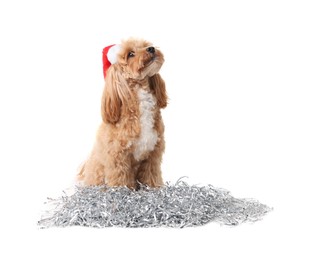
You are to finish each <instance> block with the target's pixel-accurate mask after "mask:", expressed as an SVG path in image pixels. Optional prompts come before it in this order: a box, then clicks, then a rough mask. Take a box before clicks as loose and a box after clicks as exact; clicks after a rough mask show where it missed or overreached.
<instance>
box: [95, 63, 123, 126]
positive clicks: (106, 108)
mask: <svg viewBox="0 0 311 260" xmlns="http://www.w3.org/2000/svg"><path fill="white" fill-rule="evenodd" d="M126 85H127V82H126V80H125V79H124V78H123V77H122V75H121V73H120V72H119V70H118V67H117V65H111V66H110V68H109V69H108V71H107V76H106V79H105V88H104V93H103V96H102V102H101V114H102V119H103V121H104V122H106V123H111V124H115V123H117V122H118V121H119V119H120V115H121V107H122V104H123V103H124V101H125V96H126V93H125V92H126V90H127V89H128V88H127V87H126Z"/></svg>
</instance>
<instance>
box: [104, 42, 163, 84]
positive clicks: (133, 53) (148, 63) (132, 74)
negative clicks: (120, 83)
mask: <svg viewBox="0 0 311 260" xmlns="http://www.w3.org/2000/svg"><path fill="white" fill-rule="evenodd" d="M163 62H164V57H163V54H162V52H161V51H160V50H159V49H158V48H155V47H154V46H153V45H152V44H151V43H150V42H147V41H145V40H136V39H129V40H127V41H123V42H122V44H121V46H120V51H119V53H118V55H117V62H116V63H115V64H113V65H112V67H114V69H117V70H118V71H119V72H120V73H121V74H122V76H123V77H124V78H127V79H133V80H143V79H145V78H146V77H151V76H153V75H155V74H156V73H158V72H159V70H160V68H161V66H162V64H163ZM108 73H109V72H108Z"/></svg>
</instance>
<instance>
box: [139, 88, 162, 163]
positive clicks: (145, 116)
mask: <svg viewBox="0 0 311 260" xmlns="http://www.w3.org/2000/svg"><path fill="white" fill-rule="evenodd" d="M138 98H139V102H140V103H139V111H140V136H139V138H138V139H137V140H136V141H135V144H134V158H135V159H136V160H140V159H141V158H142V156H143V155H144V154H145V153H146V152H150V151H152V150H153V149H154V147H155V145H156V143H157V141H158V134H157V132H156V131H155V130H154V107H155V105H156V100H155V98H154V96H153V95H152V94H151V93H149V92H147V91H146V90H143V89H139V90H138Z"/></svg>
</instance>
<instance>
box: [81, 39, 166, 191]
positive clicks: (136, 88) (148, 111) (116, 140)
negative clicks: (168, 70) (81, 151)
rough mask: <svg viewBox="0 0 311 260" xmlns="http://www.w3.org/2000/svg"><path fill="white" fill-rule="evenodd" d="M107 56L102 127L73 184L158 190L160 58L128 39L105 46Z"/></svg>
mask: <svg viewBox="0 0 311 260" xmlns="http://www.w3.org/2000/svg"><path fill="white" fill-rule="evenodd" d="M112 49H114V51H112ZM103 53H104V54H105V49H104V52H103ZM109 55H110V57H109ZM107 57H108V58H109V60H110V62H111V65H110V64H109V65H110V67H109V68H108V69H107V68H105V59H107ZM107 57H106V55H104V57H103V60H104V69H105V71H104V74H105V76H106V77H105V87H104V91H103V95H102V101H101V116H102V123H101V125H100V127H99V129H98V132H97V137H96V141H95V144H94V147H93V149H92V151H91V154H90V156H89V158H88V159H87V160H86V162H85V163H84V164H83V166H82V167H81V170H80V172H79V174H78V180H79V181H80V182H82V184H83V185H85V186H94V185H107V186H110V187H115V186H126V187H128V188H130V189H137V188H138V187H139V185H140V184H143V185H147V186H149V187H160V186H162V185H163V179H162V174H161V162H162V155H163V152H164V149H165V141H164V124H163V121H162V117H161V109H163V108H165V107H166V106H167V103H168V97H167V92H166V87H165V82H164V80H163V79H162V78H161V76H160V74H159V70H160V68H161V67H162V65H163V63H164V56H163V53H162V52H161V51H160V50H159V48H156V47H154V46H153V45H152V44H151V43H150V42H148V41H145V40H141V39H134V38H130V39H128V40H125V41H123V42H122V43H121V44H120V45H115V46H109V51H108V53H107ZM112 60H114V61H113V62H112ZM108 63H109V62H108ZM106 67H107V65H106Z"/></svg>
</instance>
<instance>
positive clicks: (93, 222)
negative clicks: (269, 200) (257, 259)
mask: <svg viewBox="0 0 311 260" xmlns="http://www.w3.org/2000/svg"><path fill="white" fill-rule="evenodd" d="M47 204H48V205H50V206H52V209H50V210H49V211H48V212H46V214H44V216H42V218H41V220H40V221H39V222H38V225H39V226H40V227H42V228H47V227H55V226H56V227H66V226H88V227H98V228H103V227H133V228H137V227H142V228H147V227H174V228H183V227H193V226H202V225H205V224H207V223H209V222H212V221H213V222H218V223H220V224H225V225H239V224H241V223H243V222H255V221H257V220H260V219H261V218H262V217H263V216H264V215H265V214H266V213H267V212H269V211H270V210H271V208H269V207H268V206H266V205H264V204H261V203H260V202H258V201H256V200H254V199H237V198H234V197H233V196H231V194H230V193H229V192H228V191H226V190H223V189H217V188H215V187H213V186H211V185H208V186H203V187H199V186H196V185H188V184H187V183H186V182H184V181H182V180H179V181H178V182H177V183H176V184H174V185H171V184H169V183H167V184H166V185H165V186H164V187H162V188H157V189H156V188H150V187H147V186H141V188H140V189H139V190H138V191H133V190H130V189H128V188H126V187H116V188H110V187H106V186H98V187H76V190H75V193H74V194H72V195H66V194H64V196H62V197H61V198H58V199H49V202H48V203H47Z"/></svg>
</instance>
